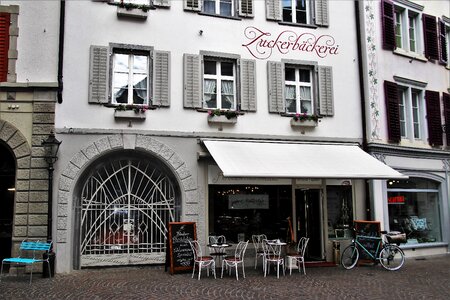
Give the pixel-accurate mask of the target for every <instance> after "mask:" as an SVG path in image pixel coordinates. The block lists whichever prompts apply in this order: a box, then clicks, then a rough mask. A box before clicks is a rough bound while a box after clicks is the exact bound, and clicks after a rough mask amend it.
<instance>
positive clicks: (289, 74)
mask: <svg viewBox="0 0 450 300" xmlns="http://www.w3.org/2000/svg"><path fill="white" fill-rule="evenodd" d="M284 80H286V81H295V69H294V68H286V69H285V70H284Z"/></svg>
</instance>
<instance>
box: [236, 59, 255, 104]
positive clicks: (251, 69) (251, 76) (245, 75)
mask: <svg viewBox="0 0 450 300" xmlns="http://www.w3.org/2000/svg"><path fill="white" fill-rule="evenodd" d="M240 75H241V76H240V77H241V78H240V84H241V103H240V104H241V110H244V111H256V62H255V60H251V59H241V60H240Z"/></svg>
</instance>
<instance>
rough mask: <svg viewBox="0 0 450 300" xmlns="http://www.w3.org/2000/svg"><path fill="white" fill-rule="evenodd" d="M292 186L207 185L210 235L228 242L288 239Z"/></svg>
mask: <svg viewBox="0 0 450 300" xmlns="http://www.w3.org/2000/svg"><path fill="white" fill-rule="evenodd" d="M291 199H292V193H291V186H263V185H258V186H253V185H252V186H246V185H210V186H209V234H210V235H224V236H225V237H226V240H227V241H231V242H237V241H239V240H251V237H252V235H253V234H266V235H267V237H268V238H279V239H283V240H287V239H288V227H289V224H288V219H287V218H288V217H290V216H291V215H292V200H291Z"/></svg>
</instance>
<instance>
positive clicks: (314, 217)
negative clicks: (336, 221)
mask: <svg viewBox="0 0 450 300" xmlns="http://www.w3.org/2000/svg"><path fill="white" fill-rule="evenodd" d="M320 194H321V192H320V190H319V189H297V190H295V199H296V210H297V211H296V213H297V239H300V238H301V237H308V238H309V243H308V247H307V248H306V254H305V256H306V259H307V260H321V259H322V214H321V207H322V205H321V197H320Z"/></svg>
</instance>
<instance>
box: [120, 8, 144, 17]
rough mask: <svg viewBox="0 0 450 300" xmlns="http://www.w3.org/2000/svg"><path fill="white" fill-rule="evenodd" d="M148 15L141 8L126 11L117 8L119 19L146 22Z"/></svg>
mask: <svg viewBox="0 0 450 300" xmlns="http://www.w3.org/2000/svg"><path fill="white" fill-rule="evenodd" d="M147 16H148V13H147V12H146V11H143V10H142V9H140V8H132V9H126V8H124V7H117V17H125V18H136V19H140V20H146V19H147Z"/></svg>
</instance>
